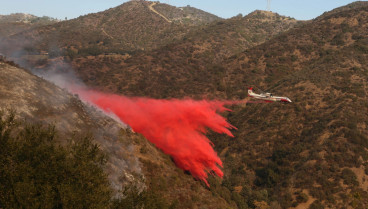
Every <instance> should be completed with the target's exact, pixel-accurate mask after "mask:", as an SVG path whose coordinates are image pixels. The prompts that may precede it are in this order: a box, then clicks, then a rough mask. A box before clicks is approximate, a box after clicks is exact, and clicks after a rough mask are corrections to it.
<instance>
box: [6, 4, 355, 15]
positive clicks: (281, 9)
mask: <svg viewBox="0 0 368 209" xmlns="http://www.w3.org/2000/svg"><path fill="white" fill-rule="evenodd" d="M125 2H127V0H62V1H60V0H0V5H1V7H0V14H1V15H7V14H11V13H29V14H33V15H36V16H50V17H54V18H58V19H65V17H67V18H68V19H73V18H77V17H79V16H81V15H86V14H88V13H95V12H100V11H104V10H106V9H109V8H112V7H116V6H118V5H120V4H123V3H125ZM160 2H161V3H168V4H170V5H174V6H177V7H182V6H187V5H190V6H192V7H196V8H198V9H201V10H204V11H206V12H209V13H212V14H214V15H217V16H219V17H222V18H230V17H233V16H236V15H238V14H240V13H241V14H243V15H247V14H248V13H250V12H252V11H254V10H266V9H267V0H161V1H160ZM351 2H354V1H351V0H271V11H272V12H276V13H278V14H280V15H284V16H290V17H293V18H295V19H297V20H310V19H313V18H315V17H318V16H319V15H321V14H323V13H324V12H326V11H330V10H332V9H334V8H336V7H340V6H344V5H346V4H349V3H351Z"/></svg>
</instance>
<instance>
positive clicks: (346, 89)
mask: <svg viewBox="0 0 368 209" xmlns="http://www.w3.org/2000/svg"><path fill="white" fill-rule="evenodd" d="M349 8H350V5H348V6H347V7H345V9H342V10H341V11H340V12H336V13H333V14H330V15H324V16H321V17H320V18H316V19H315V20H313V21H310V22H307V23H304V24H303V25H301V26H300V27H297V28H295V29H291V30H290V31H288V32H285V33H283V34H280V35H279V36H276V37H275V38H273V39H271V40H269V41H267V42H265V43H264V44H261V45H259V46H255V47H253V48H250V49H247V50H246V51H244V52H241V53H239V54H237V55H234V56H232V57H230V58H229V59H226V60H225V61H224V62H222V63H217V64H215V65H210V64H208V63H206V62H202V60H201V59H198V60H195V59H190V58H188V59H186V60H185V62H181V61H180V62H179V61H178V60H180V59H174V57H169V56H166V55H165V54H162V53H161V54H160V53H157V55H156V56H153V54H154V53H151V56H148V55H146V56H141V57H140V58H139V59H138V58H136V57H132V58H130V59H129V58H128V59H125V60H124V61H123V62H121V61H119V62H117V63H116V64H106V63H107V62H105V63H103V62H96V61H94V58H91V59H90V60H89V61H88V62H86V61H85V62H84V63H83V64H84V65H85V66H92V65H95V66H99V68H100V69H104V70H106V71H107V72H106V73H105V74H104V76H99V74H97V73H96V74H92V73H91V74H87V75H88V76H90V77H87V79H86V77H85V79H86V80H89V81H90V84H97V85H98V86H99V87H100V88H102V89H105V90H110V91H115V92H124V93H126V94H133V95H149V96H151V97H183V96H191V97H198V96H203V95H206V96H207V97H209V98H213V97H215V98H219V97H220V98H221V97H222V98H227V99H243V98H245V97H246V95H247V93H246V89H247V87H249V86H255V87H258V88H261V89H262V90H264V91H269V92H272V93H274V94H275V95H284V96H288V97H289V98H291V99H292V100H293V103H292V104H290V105H282V104H247V105H246V106H245V107H236V108H235V110H234V111H233V112H232V113H230V114H229V115H228V118H229V120H230V121H231V123H232V124H234V125H235V126H236V127H238V131H237V132H236V133H235V134H236V137H235V139H226V138H223V137H220V136H218V135H213V136H211V138H214V139H215V142H214V143H215V145H216V146H215V148H216V149H217V151H218V152H219V153H221V156H222V159H223V160H224V164H225V179H224V181H222V182H218V181H217V180H213V181H211V185H214V186H213V187H211V190H212V191H213V192H214V193H216V194H218V195H220V196H222V197H223V198H224V199H225V200H227V201H228V202H229V203H234V202H235V203H236V204H237V206H238V207H239V208H246V207H247V206H249V207H251V208H255V207H256V206H257V205H261V204H268V205H270V206H271V207H273V208H277V207H281V208H289V207H297V208H308V207H310V208H323V207H326V208H345V207H353V208H364V207H366V206H367V205H368V199H367V197H368V193H367V191H368V187H367V181H366V179H367V178H368V176H367V175H368V172H367V170H368V169H367V165H368V162H367V160H368V157H367V156H368V152H367V149H368V147H367V141H368V139H367V134H368V132H367V121H368V119H367V116H368V115H367V108H368V103H367V90H368V89H367V80H368V73H367V70H368V69H367V67H366V66H367V58H368V57H367V54H368V51H367V49H368V36H367V34H368V31H367V28H368V27H367V26H368V21H367V19H368V18H367V17H368V7H367V6H364V5H362V6H358V7H352V8H350V9H349ZM189 46H191V45H189ZM170 47H172V46H168V47H166V48H163V49H162V50H161V51H160V52H164V51H166V50H167V49H170ZM176 49H177V51H179V50H180V49H181V48H179V47H178V48H176ZM189 49H194V47H192V48H189ZM167 51H169V52H168V53H170V50H167ZM181 53H182V54H180V55H181V56H183V57H185V55H186V54H185V53H183V52H181ZM177 57H180V56H175V58H177ZM100 59H105V60H109V59H110V60H111V61H110V63H113V62H114V61H117V60H114V59H113V58H102V57H101V58H100ZM135 60H137V61H135ZM138 60H139V61H138ZM161 60H162V61H161ZM172 61H174V62H175V63H172ZM147 62H148V63H149V64H138V63H147ZM97 63H98V64H99V65H98V64H97ZM181 63H182V64H181ZM203 63H206V64H203ZM137 64H138V65H137ZM129 66H131V67H129ZM157 66H159V67H157ZM173 66H178V67H173ZM80 69H82V68H80ZM85 69H86V68H85ZM91 69H93V68H92V67H91ZM111 69H113V70H111ZM127 69H128V70H127ZM129 69H130V70H129ZM179 69H185V70H179ZM89 72H92V71H89ZM111 72H114V73H111ZM91 78H92V79H91ZM101 81H103V82H101ZM107 83H113V84H114V85H110V86H108V87H106V85H107ZM118 83H119V84H118ZM258 91H259V89H258Z"/></svg>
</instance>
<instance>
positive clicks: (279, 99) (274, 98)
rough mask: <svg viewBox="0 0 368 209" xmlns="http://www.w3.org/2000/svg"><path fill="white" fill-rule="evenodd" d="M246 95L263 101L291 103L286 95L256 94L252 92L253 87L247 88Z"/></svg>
mask: <svg viewBox="0 0 368 209" xmlns="http://www.w3.org/2000/svg"><path fill="white" fill-rule="evenodd" d="M248 96H249V97H252V98H254V99H259V100H263V101H265V102H283V103H291V100H290V99H289V98H287V97H280V96H273V95H272V94H271V93H261V94H256V93H254V92H253V87H250V88H248Z"/></svg>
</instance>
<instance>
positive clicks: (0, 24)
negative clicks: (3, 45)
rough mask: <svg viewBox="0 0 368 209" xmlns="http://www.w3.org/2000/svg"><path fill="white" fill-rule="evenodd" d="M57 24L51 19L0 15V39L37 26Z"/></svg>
mask: <svg viewBox="0 0 368 209" xmlns="http://www.w3.org/2000/svg"><path fill="white" fill-rule="evenodd" d="M56 22H59V20H57V19H54V18H51V17H46V16H44V17H37V16H34V15H31V14H23V13H15V14H10V15H0V39H1V38H4V37H8V36H11V35H14V34H17V33H20V32H22V31H25V30H30V29H32V28H35V27H38V26H44V25H49V24H53V23H56Z"/></svg>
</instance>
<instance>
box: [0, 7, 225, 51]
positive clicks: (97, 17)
mask: <svg viewBox="0 0 368 209" xmlns="http://www.w3.org/2000/svg"><path fill="white" fill-rule="evenodd" d="M156 8H157V10H156ZM158 11H159V12H158ZM165 11H168V13H169V14H171V13H176V14H181V15H182V18H186V19H188V21H181V19H180V18H178V17H176V16H175V17H174V16H173V17H171V16H170V15H169V14H167V15H168V17H165V16H164V15H166V13H165ZM186 11H187V10H181V9H179V8H176V7H172V6H169V5H166V4H159V3H156V2H149V1H129V2H126V3H124V4H122V5H120V6H117V7H115V8H111V9H109V10H106V11H103V12H99V13H93V14H88V15H85V16H81V17H79V18H76V19H72V20H69V21H62V22H59V23H56V24H52V25H48V26H45V27H39V28H36V29H33V30H28V31H25V32H22V33H18V34H16V35H13V36H10V37H7V38H6V39H5V40H4V41H3V45H4V46H3V49H2V50H3V51H4V53H6V54H11V53H14V51H25V53H26V54H37V53H40V52H41V51H48V52H49V53H50V54H53V55H54V56H60V55H67V56H73V57H74V56H86V55H98V54H104V53H119V54H125V53H128V54H131V53H134V52H135V51H142V50H143V51H145V50H152V49H155V48H158V47H161V46H164V45H167V44H169V43H172V42H174V41H175V40H178V39H180V38H182V37H183V36H184V34H186V33H187V32H188V30H189V29H190V28H191V27H194V26H195V25H201V24H207V23H209V22H211V21H215V20H217V19H220V18H217V17H216V16H214V15H211V14H209V13H205V12H203V11H200V10H198V11H194V10H189V12H186ZM168 18H169V19H168ZM171 18H173V20H171ZM20 40H22V41H20ZM5 44H6V45H5ZM7 44H9V45H11V47H8V45H7Z"/></svg>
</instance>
